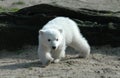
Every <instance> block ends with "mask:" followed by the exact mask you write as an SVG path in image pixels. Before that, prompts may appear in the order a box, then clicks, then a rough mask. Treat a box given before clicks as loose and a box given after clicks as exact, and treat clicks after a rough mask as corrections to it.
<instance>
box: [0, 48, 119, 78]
mask: <svg viewBox="0 0 120 78" xmlns="http://www.w3.org/2000/svg"><path fill="white" fill-rule="evenodd" d="M66 52H67V55H66V58H65V59H63V60H62V61H61V62H60V63H57V64H54V63H52V64H50V65H48V66H47V67H42V65H41V62H40V60H39V59H38V55H37V46H25V47H24V48H23V49H20V50H17V51H14V52H9V51H6V50H2V51H0V78H120V47H117V48H112V47H110V46H99V47H94V46H93V47H92V50H91V54H90V56H89V58H87V59H82V58H78V57H77V55H78V53H77V52H75V50H73V49H71V48H68V49H67V51H66Z"/></svg>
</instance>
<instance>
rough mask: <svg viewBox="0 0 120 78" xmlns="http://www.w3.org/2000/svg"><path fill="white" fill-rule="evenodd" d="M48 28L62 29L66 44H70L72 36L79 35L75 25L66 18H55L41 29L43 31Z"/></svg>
mask: <svg viewBox="0 0 120 78" xmlns="http://www.w3.org/2000/svg"><path fill="white" fill-rule="evenodd" d="M48 28H54V29H62V30H63V31H64V35H65V40H66V41H67V44H69V43H71V42H72V39H73V38H74V36H77V35H78V34H79V29H78V27H77V24H76V23H75V22H74V21H73V20H71V19H69V18H67V17H56V18H55V19H53V20H51V21H49V22H48V23H47V24H46V25H45V26H44V27H43V29H48Z"/></svg>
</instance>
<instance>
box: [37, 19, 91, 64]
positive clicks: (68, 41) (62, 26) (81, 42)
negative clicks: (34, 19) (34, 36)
mask: <svg viewBox="0 0 120 78" xmlns="http://www.w3.org/2000/svg"><path fill="white" fill-rule="evenodd" d="M56 38H57V39H58V41H57V40H56ZM48 39H50V40H51V41H50V42H49V41H48ZM52 46H56V49H55V50H53V49H52ZM67 46H70V47H72V48H74V49H76V50H77V51H79V52H80V56H81V57H87V56H88V55H89V54H90V46H89V44H88V42H87V40H86V39H85V38H84V37H83V36H82V34H81V33H80V30H79V28H78V26H77V24H76V23H75V22H74V21H73V20H71V19H69V18H67V17H57V18H55V19H53V20H51V21H49V22H48V23H47V24H46V25H44V27H43V28H42V29H41V30H39V46H38V55H39V57H40V59H41V62H42V64H44V65H46V64H48V62H52V61H53V62H55V63H57V62H59V61H60V60H61V58H63V57H65V49H66V47H67Z"/></svg>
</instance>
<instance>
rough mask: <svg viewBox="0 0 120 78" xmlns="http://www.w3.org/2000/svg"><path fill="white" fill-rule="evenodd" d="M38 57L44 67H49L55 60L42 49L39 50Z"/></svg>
mask: <svg viewBox="0 0 120 78" xmlns="http://www.w3.org/2000/svg"><path fill="white" fill-rule="evenodd" d="M38 55H39V58H40V60H41V62H42V65H44V66H46V65H48V64H49V63H51V62H52V61H53V60H54V59H53V58H52V56H51V54H50V52H46V51H44V50H42V49H40V48H39V49H38Z"/></svg>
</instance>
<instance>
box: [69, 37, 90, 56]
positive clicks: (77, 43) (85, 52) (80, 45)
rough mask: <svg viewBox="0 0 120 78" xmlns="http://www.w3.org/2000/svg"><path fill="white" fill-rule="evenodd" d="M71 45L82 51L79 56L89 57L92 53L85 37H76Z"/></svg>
mask: <svg viewBox="0 0 120 78" xmlns="http://www.w3.org/2000/svg"><path fill="white" fill-rule="evenodd" d="M70 46H71V47H72V48H74V49H75V50H77V51H79V52H80V55H79V57H81V58H87V57H88V56H89V54H90V46H89V44H88V42H87V40H86V39H85V38H83V37H81V38H76V40H75V39H74V41H73V42H72V44H71V45H70Z"/></svg>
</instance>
